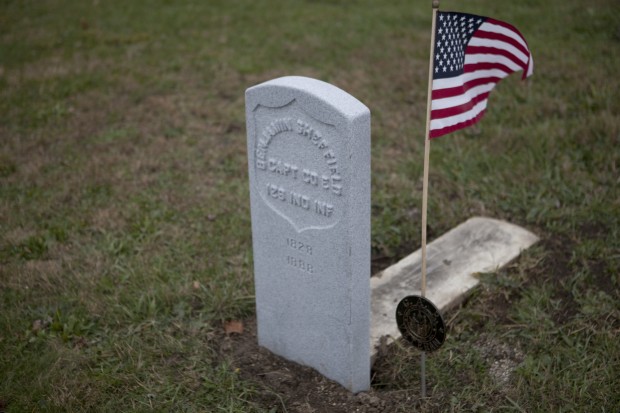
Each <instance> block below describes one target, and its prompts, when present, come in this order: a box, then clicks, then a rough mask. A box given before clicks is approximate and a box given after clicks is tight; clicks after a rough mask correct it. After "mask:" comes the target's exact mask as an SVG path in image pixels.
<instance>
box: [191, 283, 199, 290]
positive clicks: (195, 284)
mask: <svg viewBox="0 0 620 413" xmlns="http://www.w3.org/2000/svg"><path fill="white" fill-rule="evenodd" d="M192 287H194V290H200V282H198V281H194V283H193V284H192Z"/></svg>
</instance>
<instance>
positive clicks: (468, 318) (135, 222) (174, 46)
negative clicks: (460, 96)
mask: <svg viewBox="0 0 620 413" xmlns="http://www.w3.org/2000/svg"><path fill="white" fill-rule="evenodd" d="M442 9H444V10H459V11H465V12H470V13H477V14H482V15H488V16H492V17H494V18H497V19H500V20H505V21H508V22H510V23H512V24H514V25H515V26H516V27H518V28H519V29H520V30H521V32H522V33H523V34H524V36H525V38H526V39H527V40H528V43H529V46H530V49H531V51H532V53H533V56H534V62H535V69H534V76H533V77H532V78H530V79H529V80H528V81H526V82H521V81H520V79H519V78H520V76H519V75H514V76H512V77H511V78H508V79H506V80H504V81H503V82H501V83H500V84H499V85H498V87H497V88H496V90H495V91H494V92H493V94H492V95H491V98H490V101H489V109H488V111H487V114H486V115H485V118H484V119H483V120H482V121H481V122H480V123H479V124H478V125H476V126H475V127H472V128H469V129H466V130H463V131H460V132H457V133H454V134H452V135H449V136H445V137H442V138H439V139H437V140H434V141H433V145H432V152H431V171H430V200H429V239H430V240H432V239H433V238H435V237H437V236H439V235H441V234H442V233H444V232H445V231H447V230H448V229H450V228H452V227H454V226H455V225H457V224H459V223H461V222H463V221H464V220H466V219H467V218H469V217H471V216H474V215H484V216H489V217H494V218H500V219H505V220H508V221H510V222H513V223H516V224H519V225H522V226H524V227H526V228H528V229H529V230H531V231H533V232H535V233H536V234H537V235H539V236H540V237H541V242H540V243H539V244H537V245H536V246H535V247H534V248H532V249H530V250H528V251H527V252H526V253H525V254H523V256H522V257H520V258H519V259H518V260H517V261H516V262H514V263H512V264H510V265H509V266H508V267H507V268H505V269H502V270H501V271H499V272H497V273H495V274H481V275H480V277H481V279H482V286H481V287H480V288H479V289H477V290H476V292H475V293H474V294H473V295H472V296H471V297H470V298H469V299H468V300H467V301H466V302H465V303H464V304H463V305H462V306H461V307H460V308H459V309H457V310H455V311H453V312H451V313H450V314H448V315H447V318H448V319H449V321H450V331H449V335H448V338H447V342H446V344H445V346H444V347H443V348H442V349H441V350H440V351H439V352H437V353H434V354H433V355H432V356H431V357H430V358H429V361H428V370H429V372H428V374H429V376H428V379H427V380H428V382H429V396H430V398H429V400H427V401H425V402H419V401H418V402H415V404H414V402H410V403H405V402H403V403H401V404H396V405H395V406H394V408H390V410H389V411H403V412H404V411H411V409H412V408H414V407H418V408H421V409H424V410H427V411H450V410H452V411H463V410H472V411H489V410H497V411H503V410H506V411H528V412H530V411H540V412H547V411H584V412H585V411H588V412H614V411H616V412H617V411H620V392H619V390H618V389H619V388H620V343H619V340H618V337H619V334H620V276H619V271H620V234H619V230H620V222H619V221H620V76H619V75H618V68H620V4H618V2H617V1H615V0H592V1H589V2H583V1H578V0H563V1H560V0H551V1H548V2H534V1H529V0H527V1H526V0H524V1H518V2H517V1H514V2H508V1H505V2H497V1H496V2H493V1H490V0H472V1H468V2H467V4H464V3H463V2H457V1H454V0H452V1H447V0H446V1H444V2H442ZM430 15H431V9H430V1H420V0H414V1H401V0H398V1H393V2H379V1H373V0H352V1H344V0H333V1H321V0H314V1H310V0H306V1H302V0H294V1H292V0H286V1H285V0H281V1H276V0H273V1H267V0H265V1H255V2H250V1H241V0H229V1H224V0H208V1H197V0H184V1H167V0H152V1H144V0H135V1H117V0H109V1H103V0H94V1H68V0H49V1H36V0H21V1H18V0H0V412H4V411H6V412H24V411H187V412H193V411H227V412H246V411H290V412H294V411H306V410H296V409H297V407H295V406H296V405H295V403H294V402H295V400H294V399H292V396H291V395H290V394H287V393H286V392H284V391H282V390H281V389H278V388H277V387H273V388H269V389H268V390H269V391H270V392H272V393H273V395H274V397H273V400H278V403H277V404H270V403H268V402H266V401H265V399H264V398H261V397H258V395H260V394H262V393H261V392H264V391H265V386H266V385H265V384H264V383H262V382H260V381H259V380H253V379H252V377H248V376H247V375H243V374H241V373H240V371H239V369H238V368H236V367H234V366H235V358H234V354H233V353H232V352H230V351H226V345H229V344H230V343H229V342H228V341H226V340H228V339H227V338H226V337H225V335H224V333H223V325H224V323H225V322H226V321H227V320H237V319H241V320H246V321H247V322H248V323H250V324H251V320H252V318H253V314H254V296H253V275H252V251H251V232H250V231H251V230H250V217H249V199H248V183H247V159H246V146H245V145H246V137H245V119H244V91H245V89H246V88H248V87H250V86H252V85H255V84H257V83H260V82H262V81H265V80H269V79H271V78H275V77H278V76H284V75H293V74H295V75H305V76H311V77H315V78H319V79H321V80H325V81H328V82H330V83H333V84H335V85H336V86H338V87H340V88H342V89H344V90H346V91H347V92H349V93H351V94H352V95H354V96H355V97H357V98H358V99H360V100H361V101H362V102H364V103H365V104H366V105H367V106H368V107H369V108H370V110H371V113H372V128H373V129H372V150H373V152H372V184H373V187H372V253H373V262H374V263H375V266H378V265H386V264H388V263H390V262H395V261H396V260H398V259H400V258H402V257H403V256H404V255H406V254H408V253H410V252H412V251H414V250H415V249H417V248H418V247H419V244H420V234H419V232H420V230H419V226H420V213H419V208H420V204H421V176H422V159H423V154H422V152H423V144H424V142H423V131H424V116H425V105H426V87H427V85H426V79H427V76H428V74H427V70H428V49H429V39H430ZM223 343H224V344H226V345H224V344H223ZM417 360H418V353H417V352H416V351H414V350H412V349H410V348H408V347H407V346H405V345H404V344H402V343H397V344H396V345H395V346H393V348H391V349H390V351H389V354H388V356H386V357H385V358H384V359H383V360H381V363H380V365H379V366H378V367H377V369H376V372H375V377H374V381H373V382H374V387H373V390H372V392H371V393H372V394H373V395H375V396H376V397H379V398H381V399H382V400H390V399H394V400H396V399H398V400H405V399H403V398H402V395H403V394H407V395H408V397H409V396H410V397H411V400H414V399H416V398H417V396H418V394H419V377H418V366H417V364H416V363H417ZM499 361H503V363H504V365H502V364H501V363H499ZM502 366H503V367H502ZM504 373H505V374H504ZM343 397H344V396H343ZM345 401H346V400H345ZM375 407H376V406H375ZM365 408H366V407H363V406H362V407H360V409H365ZM368 409H371V407H368ZM347 410H348V409H346V408H344V410H338V411H347ZM307 411H313V410H307ZM317 411H319V410H317ZM360 411H367V410H360ZM368 411H372V410H368ZM377 411H378V410H377ZM386 411H387V410H386Z"/></svg>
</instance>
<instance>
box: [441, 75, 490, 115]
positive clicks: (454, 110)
mask: <svg viewBox="0 0 620 413" xmlns="http://www.w3.org/2000/svg"><path fill="white" fill-rule="evenodd" d="M490 86H491V87H490V88H489V90H488V91H486V92H483V93H480V94H476V95H473V96H471V97H470V98H469V99H468V100H467V101H466V102H463V103H462V104H460V105H453V106H450V107H445V108H443V109H433V110H432V111H431V118H432V119H436V120H438V119H444V118H450V117H453V116H456V115H459V114H461V113H466V112H469V111H470V110H472V109H473V108H474V107H475V106H476V105H477V104H478V103H480V102H482V101H486V100H487V99H488V97H489V94H490V93H491V89H493V87H494V86H495V84H494V83H492V84H491V85H490Z"/></svg>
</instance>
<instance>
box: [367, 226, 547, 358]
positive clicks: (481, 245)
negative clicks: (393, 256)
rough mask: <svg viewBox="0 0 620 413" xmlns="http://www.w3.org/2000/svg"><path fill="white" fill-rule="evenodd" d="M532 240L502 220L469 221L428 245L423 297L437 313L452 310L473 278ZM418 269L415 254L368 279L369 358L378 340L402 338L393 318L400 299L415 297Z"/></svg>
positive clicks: (418, 256)
mask: <svg viewBox="0 0 620 413" xmlns="http://www.w3.org/2000/svg"><path fill="white" fill-rule="evenodd" d="M537 241H538V237H537V236H536V235H534V234H532V233H531V232H529V231H527V230H526V229H524V228H521V227H519V226H517V225H514V224H510V223H508V222H506V221H500V220H497V219H492V218H483V217H473V218H470V219H468V220H467V221H465V222H464V223H462V224H460V225H458V226H456V227H455V228H453V229H451V230H450V231H448V232H446V233H445V234H444V235H442V236H440V237H439V238H437V239H436V240H434V241H433V242H431V243H430V244H428V246H427V250H426V253H427V291H426V296H427V298H429V299H430V300H431V301H432V302H433V304H435V306H436V307H437V308H438V309H439V311H441V312H443V311H445V310H447V309H449V308H451V307H453V306H455V305H456V304H458V303H459V301H460V300H462V299H463V298H464V297H465V296H466V294H467V293H468V292H469V291H471V290H472V289H473V288H475V287H476V286H477V285H478V284H479V282H480V280H479V279H478V278H477V277H476V276H475V274H476V273H481V272H493V271H497V270H498V269H500V268H501V267H503V266H504V265H506V264H507V263H508V262H510V261H511V260H513V259H514V258H516V257H517V256H519V254H520V253H521V251H523V250H525V249H527V248H529V247H530V246H532V245H533V244H534V243H535V242H537ZM421 266H422V253H421V251H420V250H417V251H416V252H414V253H412V254H410V255H408V256H407V257H405V258H403V259H402V260H400V261H399V262H397V263H396V264H394V265H392V266H390V267H388V268H386V269H385V270H383V271H382V272H380V273H379V274H376V275H375V276H374V277H372V279H371V291H372V313H371V314H372V321H371V349H372V357H373V359H374V357H375V356H376V353H377V350H378V348H379V347H380V345H381V339H382V337H389V339H390V340H396V339H398V338H399V337H400V336H401V334H400V331H399V330H398V326H397V325H396V319H395V317H394V314H395V312H396V307H397V305H398V302H399V301H400V300H401V299H402V298H403V297H405V296H407V295H410V294H418V295H419V294H420V278H421Z"/></svg>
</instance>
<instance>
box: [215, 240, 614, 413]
mask: <svg viewBox="0 0 620 413" xmlns="http://www.w3.org/2000/svg"><path fill="white" fill-rule="evenodd" d="M540 243H541V247H542V248H543V249H544V250H545V251H546V252H547V255H546V256H545V258H544V259H543V260H542V262H540V263H539V265H538V266H537V267H536V268H534V269H533V270H532V273H531V274H528V277H527V279H526V280H525V282H524V284H523V286H522V287H527V286H531V285H533V284H541V283H559V282H561V281H562V280H564V279H565V277H566V275H567V274H569V272H568V266H569V261H570V248H568V249H567V246H570V241H569V240H561V239H554V238H552V239H543V240H541V241H540ZM520 260H521V258H517V259H516V260H515V262H514V264H516V265H515V267H518V266H519V261H520ZM508 267H509V268H507V269H506V270H504V271H507V272H508V273H510V272H511V271H513V269H511V265H509V266H508ZM605 280H606V278H604V277H601V280H600V282H601V283H603V284H604V283H605V282H607V281H605ZM595 282H598V281H595ZM601 287H604V285H602V284H601ZM519 291H520V290H519V289H517V290H515V291H513V292H511V293H510V294H508V295H507V294H505V292H504V291H499V289H495V288H493V287H488V286H485V285H484V283H483V285H482V286H480V287H478V290H477V293H475V294H474V295H473V297H472V298H471V299H466V300H465V301H464V302H463V303H461V305H460V306H459V307H458V308H454V309H451V310H449V311H448V312H446V313H445V314H444V318H445V320H446V322H447V323H448V327H449V328H450V329H451V330H452V329H453V328H452V327H453V326H454V325H455V324H458V323H459V317H460V312H461V310H462V309H464V308H467V307H473V308H480V309H483V310H484V312H485V313H486V314H488V316H489V317H490V318H491V319H493V322H495V323H497V324H509V323H510V322H511V321H510V319H509V316H508V313H509V311H510V306H511V303H513V302H516V301H517V300H518V299H519V298H520V292H519ZM557 298H558V299H561V300H562V303H563V305H562V306H561V307H560V308H559V309H558V311H557V312H556V313H554V314H552V315H551V316H552V317H553V319H554V320H555V321H556V322H557V323H560V324H561V323H565V322H567V321H569V320H570V319H571V318H572V317H574V316H575V315H576V312H575V310H574V306H572V305H571V304H574V301H573V298H572V297H571V296H570V294H568V295H567V296H563V297H557ZM486 322H488V319H487V321H486ZM243 323H244V329H243V333H241V334H229V335H226V334H225V333H224V332H223V329H222V330H221V333H220V334H221V335H220V338H219V344H220V356H221V357H222V359H223V360H229V361H230V362H231V368H233V369H235V370H236V371H237V372H238V374H239V377H240V378H241V379H243V380H246V381H248V382H251V383H253V384H254V386H255V388H256V393H255V394H254V395H253V396H251V397H250V401H251V402H253V403H256V404H257V405H259V406H261V407H263V408H267V409H273V408H275V409H276V411H278V412H292V413H309V412H335V413H338V412H343V413H344V412H347V413H348V412H409V411H417V410H422V411H437V412H439V411H445V409H448V408H449V406H450V394H449V393H448V392H447V390H448V389H443V390H442V389H433V387H434V386H435V385H436V384H437V383H433V382H432V379H431V378H430V377H427V386H428V394H429V396H430V397H429V398H428V399H427V400H426V401H421V400H419V394H420V393H419V391H420V389H419V381H418V378H417V377H411V376H407V375H406V374H407V373H403V372H402V371H399V370H398V368H397V367H395V364H397V363H395V362H394V359H395V358H396V357H403V346H405V347H406V346H408V345H407V344H404V343H403V342H402V341H400V342H399V343H398V344H396V345H389V346H386V347H384V348H382V349H380V351H379V353H378V355H377V359H376V361H375V363H374V365H373V370H372V373H371V374H372V389H371V390H370V391H369V392H362V393H358V394H352V393H351V392H349V391H348V390H346V389H345V388H343V387H342V386H340V385H339V384H338V383H336V382H334V381H332V380H329V379H327V378H325V377H324V376H322V375H321V374H320V373H318V372H317V371H316V370H314V369H312V368H309V367H305V366H301V365H299V364H297V363H294V362H291V361H288V360H286V359H284V358H282V357H279V356H277V355H274V354H273V353H271V352H269V351H268V350H266V349H264V348H261V347H259V346H258V340H257V337H256V319H255V318H248V319H245V320H243ZM484 323H485V321H484V320H480V321H479V322H478V324H476V323H474V324H471V323H469V326H470V327H473V328H474V330H478V331H481V330H482V329H483V326H484ZM472 333H473V337H474V338H473V339H470V340H472V342H471V344H472V347H473V348H474V349H475V350H476V351H477V352H478V353H479V354H480V356H481V358H482V359H483V360H484V362H485V364H486V365H487V367H488V374H489V375H490V376H491V378H492V379H493V381H494V382H495V384H496V385H497V386H498V388H500V389H501V390H500V391H501V392H508V391H509V390H510V388H511V387H512V385H513V383H512V381H513V380H514V374H513V373H514V370H515V369H516V368H517V367H518V366H519V365H520V364H521V363H522V362H523V361H524V358H525V354H524V353H523V351H522V350H521V349H520V348H519V346H518V344H514V343H510V342H506V341H503V340H502V339H501V338H499V337H494V336H493V335H492V334H489V333H482V334H477V332H476V331H472ZM448 334H450V332H449V333H448ZM317 351H321V349H317ZM439 351H441V350H439ZM406 354H408V357H407V362H411V363H412V364H415V365H416V366H417V363H418V360H419V358H418V356H417V355H418V353H417V351H415V350H411V351H407V352H406ZM432 359H433V355H432V354H429V363H432ZM414 370H417V368H416V369H414ZM471 380H472V378H471V377H467V376H465V375H464V376H463V377H462V381H461V384H462V387H467V386H476V383H472V382H471ZM500 398H501V397H500V395H498V401H499V400H500Z"/></svg>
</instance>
